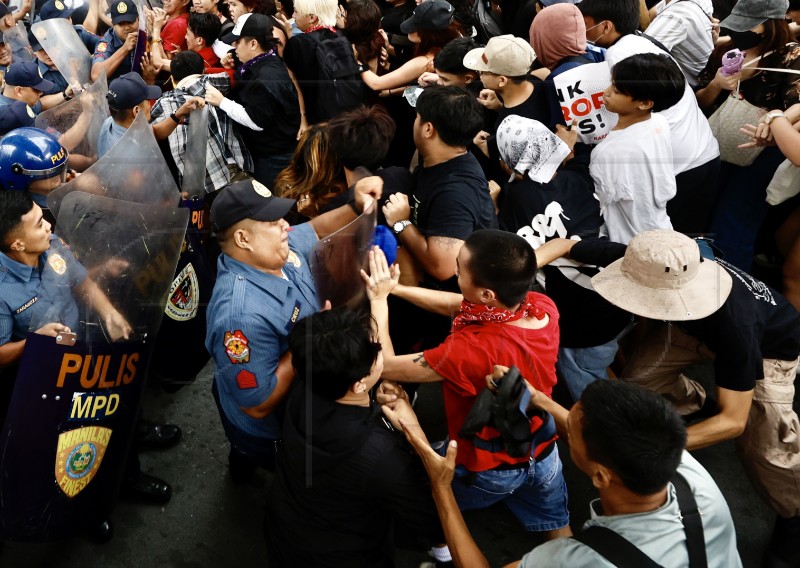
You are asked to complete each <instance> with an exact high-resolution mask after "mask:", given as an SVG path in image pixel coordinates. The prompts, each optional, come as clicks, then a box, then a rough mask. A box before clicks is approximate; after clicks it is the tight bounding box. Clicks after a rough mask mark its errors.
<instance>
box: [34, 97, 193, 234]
mask: <svg viewBox="0 0 800 568" xmlns="http://www.w3.org/2000/svg"><path fill="white" fill-rule="evenodd" d="M73 191H82V192H84V193H92V194H95V195H104V196H106V197H110V198H112V199H120V200H124V201H132V202H134V203H142V204H149V205H150V206H151V207H153V208H160V207H176V206H177V205H178V199H179V198H180V194H179V192H178V188H177V187H176V185H175V182H174V180H173V177H172V174H171V173H170V171H169V167H168V166H167V163H166V162H165V161H164V156H163V155H162V154H161V150H160V149H159V148H158V143H157V142H156V139H155V136H153V129H152V127H151V126H150V125H149V124H148V123H147V118H145V116H144V113H143V112H140V113H139V114H138V115H137V116H136V119H135V120H134V121H133V124H131V126H130V128H128V131H127V132H126V133H125V135H124V136H123V137H122V138H121V139H120V140H119V142H117V143H116V144H115V145H114V146H113V147H112V148H111V150H109V151H108V153H107V154H105V155H104V156H103V157H102V158H100V159H99V160H98V161H97V162H96V163H95V164H94V165H92V166H91V167H90V168H89V169H87V170H86V171H85V172H83V173H82V174H81V175H79V176H78V177H76V178H75V179H73V180H72V181H70V182H69V183H66V184H64V185H62V186H61V187H59V188H58V189H56V190H54V191H53V192H52V193H51V194H50V195H49V196H48V197H47V205H48V207H49V208H50V210H51V211H52V212H53V215H55V216H56V218H58V215H59V211H60V208H61V202H62V200H63V199H64V198H65V197H66V196H67V195H69V194H70V193H72V192H73Z"/></svg>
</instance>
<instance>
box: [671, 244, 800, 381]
mask: <svg viewBox="0 0 800 568" xmlns="http://www.w3.org/2000/svg"><path fill="white" fill-rule="evenodd" d="M717 262H718V263H719V264H720V265H721V266H722V267H723V268H725V269H726V270H727V271H728V272H729V273H730V275H731V279H732V280H733V287H732V289H731V294H730V296H728V299H727V300H725V303H724V304H723V305H722V307H721V308H720V309H719V310H717V311H716V312H714V313H713V314H711V315H710V316H708V317H705V318H703V319H700V320H697V321H689V322H682V323H681V324H680V325H681V328H682V329H683V330H684V331H686V333H688V334H690V335H693V336H694V337H697V338H698V339H700V340H701V341H702V342H703V343H705V344H706V345H707V346H708V347H709V348H710V349H711V350H712V351H714V353H715V354H716V358H715V359H714V376H715V377H716V384H717V386H720V387H722V388H726V389H729V390H734V391H749V390H752V389H753V388H755V382H756V381H757V380H759V379H763V378H764V365H763V360H764V359H778V360H781V361H793V360H794V359H796V358H797V356H798V353H800V314H799V313H798V312H797V310H796V309H795V308H794V306H792V305H791V304H790V303H789V302H788V301H787V300H786V298H784V297H783V296H782V295H780V294H779V293H778V292H776V291H775V290H773V289H772V288H770V287H769V286H767V285H766V284H764V283H763V282H761V281H759V280H756V279H755V278H753V277H752V276H750V275H749V274H747V273H745V272H742V271H741V270H739V269H738V268H736V267H735V266H732V265H730V264H728V263H727V262H725V261H723V260H717Z"/></svg>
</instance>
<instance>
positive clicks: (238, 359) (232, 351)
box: [223, 329, 250, 365]
mask: <svg viewBox="0 0 800 568" xmlns="http://www.w3.org/2000/svg"><path fill="white" fill-rule="evenodd" d="M223 343H224V344H225V355H227V356H228V359H230V360H231V363H233V364H234V365H236V364H238V363H247V362H248V361H250V340H249V339H247V336H246V335H245V334H244V333H242V331H241V330H239V329H237V330H236V331H226V332H225V339H224V340H223Z"/></svg>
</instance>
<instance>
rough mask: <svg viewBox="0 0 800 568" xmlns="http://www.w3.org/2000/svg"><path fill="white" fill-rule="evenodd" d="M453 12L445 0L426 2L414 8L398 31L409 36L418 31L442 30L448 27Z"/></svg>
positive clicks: (453, 14) (429, 0)
mask: <svg viewBox="0 0 800 568" xmlns="http://www.w3.org/2000/svg"><path fill="white" fill-rule="evenodd" d="M453 16H455V10H453V6H452V5H450V3H449V2H445V0H428V1H427V2H423V3H422V4H419V5H418V6H417V7H416V8H414V12H412V14H411V17H410V18H408V19H407V20H405V21H403V23H402V24H400V31H401V32H403V33H404V34H410V33H412V32H416V31H419V30H443V29H444V28H446V27H447V26H449V25H450V22H452V21H453Z"/></svg>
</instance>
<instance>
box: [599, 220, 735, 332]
mask: <svg viewBox="0 0 800 568" xmlns="http://www.w3.org/2000/svg"><path fill="white" fill-rule="evenodd" d="M732 285H733V283H732V281H731V276H730V274H728V272H727V271H726V270H725V269H724V268H723V267H722V266H720V265H719V264H717V263H716V262H714V261H713V260H707V259H704V258H702V257H701V256H700V249H699V248H698V246H697V243H696V242H694V241H693V240H692V239H690V238H689V237H687V236H686V235H682V234H681V233H677V232H675V231H647V232H645V233H641V234H639V235H637V236H635V237H634V238H633V239H631V241H630V243H628V248H627V249H626V250H625V256H624V257H623V258H621V259H620V260H618V261H616V262H614V263H612V264H609V265H608V266H607V267H606V268H605V269H603V270H602V271H601V272H600V273H599V274H597V275H596V276H595V277H594V278H592V287H594V289H595V290H596V291H597V293H598V294H600V295H601V296H603V297H604V298H605V299H606V300H608V301H609V302H611V303H612V304H614V305H615V306H618V307H620V308H622V309H623V310H627V311H629V312H631V313H634V314H636V315H639V316H643V317H646V318H652V319H661V320H668V321H687V320H696V319H701V318H704V317H706V316H709V315H711V314H713V313H714V312H716V311H717V310H718V309H719V308H720V307H722V304H723V303H725V300H726V299H727V298H728V295H729V294H730V293H731V286H732Z"/></svg>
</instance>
